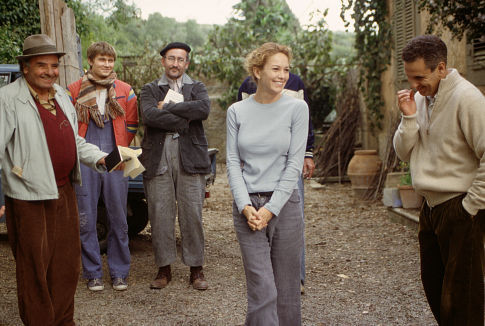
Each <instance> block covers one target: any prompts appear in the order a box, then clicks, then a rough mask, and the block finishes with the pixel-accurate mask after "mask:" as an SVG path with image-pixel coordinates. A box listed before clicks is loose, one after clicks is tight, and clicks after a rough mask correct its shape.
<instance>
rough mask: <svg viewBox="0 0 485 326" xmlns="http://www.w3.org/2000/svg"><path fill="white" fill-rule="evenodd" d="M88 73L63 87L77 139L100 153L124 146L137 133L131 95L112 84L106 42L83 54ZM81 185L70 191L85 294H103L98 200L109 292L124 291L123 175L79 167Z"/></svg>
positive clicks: (127, 252) (125, 184) (127, 88)
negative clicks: (103, 224) (101, 208)
mask: <svg viewBox="0 0 485 326" xmlns="http://www.w3.org/2000/svg"><path fill="white" fill-rule="evenodd" d="M87 56H88V63H89V66H90V69H89V71H88V72H87V73H86V75H84V76H83V77H82V78H81V79H79V80H78V81H76V82H74V83H72V84H71V85H69V86H68V89H69V92H70V94H71V101H72V103H73V104H74V106H75V108H76V111H77V115H78V121H79V135H80V136H82V137H84V138H86V141H87V142H89V143H92V144H96V145H97V146H99V147H100V148H101V149H102V150H103V151H105V152H108V153H109V152H111V151H112V150H114V149H115V148H116V146H117V145H121V146H129V145H130V143H131V141H132V140H133V137H134V136H135V134H136V130H137V128H138V109H137V103H136V96H135V93H134V92H133V89H132V88H131V86H130V85H128V84H127V83H125V82H122V81H121V80H118V79H116V73H115V72H114V71H113V68H114V64H115V60H116V52H115V50H114V48H113V47H112V46H111V45H110V44H108V43H106V42H96V43H93V44H92V45H91V46H90V47H89V48H88V50H87ZM81 169H82V186H81V187H79V186H78V187H76V196H77V201H78V206H79V219H80V229H81V248H82V252H81V257H82V263H83V276H84V277H85V278H86V279H87V280H88V284H87V286H88V289H89V290H92V291H100V290H103V289H104V285H103V280H102V277H103V274H102V273H103V271H102V266H103V264H102V260H101V255H100V251H99V243H98V238H97V232H96V220H97V206H98V200H99V197H100V195H101V196H102V199H103V202H104V204H105V207H106V213H107V214H106V215H107V218H108V223H109V226H110V230H109V233H108V252H107V254H108V266H109V271H110V274H111V275H110V276H111V281H112V284H113V288H114V289H115V290H120V291H121V290H126V289H127V287H128V283H127V280H126V279H127V277H128V273H129V269H130V250H129V248H128V225H127V222H126V201H127V196H128V178H127V177H124V176H123V171H113V172H111V173H106V174H104V175H99V174H98V173H95V172H91V171H90V170H89V169H88V168H87V167H86V166H82V167H81Z"/></svg>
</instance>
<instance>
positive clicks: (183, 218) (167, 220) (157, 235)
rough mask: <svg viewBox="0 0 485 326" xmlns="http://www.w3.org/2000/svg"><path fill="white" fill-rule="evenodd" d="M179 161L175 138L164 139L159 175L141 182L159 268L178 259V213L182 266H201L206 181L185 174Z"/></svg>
mask: <svg viewBox="0 0 485 326" xmlns="http://www.w3.org/2000/svg"><path fill="white" fill-rule="evenodd" d="M179 157H180V156H179V146H178V138H173V137H172V136H171V135H167V137H166V138H165V143H164V149H163V155H162V160H161V162H160V173H161V174H159V175H157V176H155V177H154V178H151V179H144V186H145V194H146V198H147V203H148V217H149V219H150V224H151V227H152V244H153V249H154V251H155V263H156V264H157V266H158V267H162V266H166V265H170V264H172V263H173V262H174V261H175V259H177V247H176V241H175V216H176V214H177V211H178V222H179V227H180V233H181V238H182V262H183V263H184V264H185V265H187V266H202V265H203V264H204V231H203V228H202V205H203V201H204V196H205V177H204V175H202V174H188V173H186V172H185V171H184V170H183V167H182V165H181V162H180V159H179Z"/></svg>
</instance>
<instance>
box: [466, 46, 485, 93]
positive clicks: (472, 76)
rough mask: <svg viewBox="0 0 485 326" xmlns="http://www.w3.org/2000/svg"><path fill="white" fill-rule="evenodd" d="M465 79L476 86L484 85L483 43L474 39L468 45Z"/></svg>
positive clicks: (484, 57) (484, 51)
mask: <svg viewBox="0 0 485 326" xmlns="http://www.w3.org/2000/svg"><path fill="white" fill-rule="evenodd" d="M468 49H469V51H468V56H467V66H468V67H467V68H468V71H467V74H466V77H467V79H468V80H469V81H470V82H472V83H473V84H475V85H476V86H483V85H485V41H484V40H483V38H482V39H475V40H473V41H472V42H470V44H468Z"/></svg>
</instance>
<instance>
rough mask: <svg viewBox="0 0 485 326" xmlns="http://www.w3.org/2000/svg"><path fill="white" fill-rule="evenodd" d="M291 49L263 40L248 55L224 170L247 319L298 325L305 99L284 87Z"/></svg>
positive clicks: (249, 322) (230, 126)
mask: <svg viewBox="0 0 485 326" xmlns="http://www.w3.org/2000/svg"><path fill="white" fill-rule="evenodd" d="M290 60H291V50H290V49H289V48H288V47H287V46H284V45H279V44H276V43H265V44H263V45H262V46H261V47H259V48H257V49H256V50H254V51H252V52H251V53H250V54H249V55H248V57H247V58H246V67H245V68H246V70H247V72H248V73H249V74H250V75H251V76H252V78H253V79H254V81H255V83H256V85H257V90H256V93H255V95H254V96H251V97H249V98H248V99H245V100H243V101H240V102H237V103H234V104H233V105H231V107H229V109H228V112H227V173H228V179H229V184H230V186H231V191H232V194H233V197H234V205H233V218H234V227H235V229H236V233H237V238H238V241H239V246H240V249H241V255H242V259H243V264H244V270H245V273H246V283H247V297H248V308H247V315H246V325H265V326H267V325H291V326H295V325H300V324H301V305H300V256H301V252H302V246H303V219H302V215H301V208H300V206H299V205H300V197H299V195H298V185H297V182H298V178H299V176H300V175H301V173H302V167H303V159H304V154H305V146H306V141H307V135H308V106H307V104H306V103H305V102H304V101H303V100H298V99H295V98H293V97H290V96H288V95H284V94H282V91H283V88H284V86H285V83H286V82H287V80H288V78H289V70H290Z"/></svg>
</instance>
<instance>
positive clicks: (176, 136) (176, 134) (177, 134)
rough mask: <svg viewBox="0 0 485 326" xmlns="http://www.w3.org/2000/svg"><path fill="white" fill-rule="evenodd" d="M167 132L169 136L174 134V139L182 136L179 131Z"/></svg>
mask: <svg viewBox="0 0 485 326" xmlns="http://www.w3.org/2000/svg"><path fill="white" fill-rule="evenodd" d="M165 134H166V135H168V136H172V138H173V139H176V138H178V137H179V136H180V135H179V133H178V132H166V133H165Z"/></svg>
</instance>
